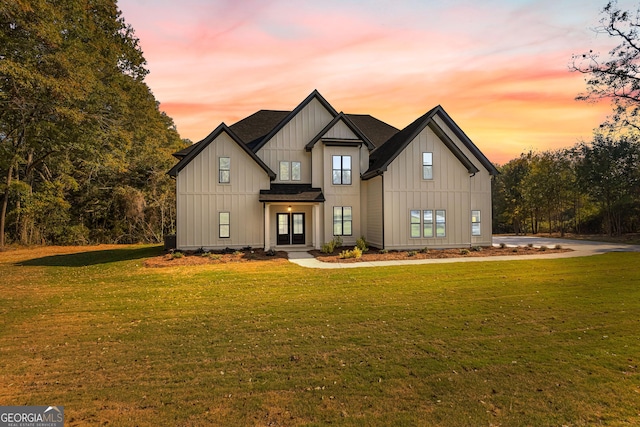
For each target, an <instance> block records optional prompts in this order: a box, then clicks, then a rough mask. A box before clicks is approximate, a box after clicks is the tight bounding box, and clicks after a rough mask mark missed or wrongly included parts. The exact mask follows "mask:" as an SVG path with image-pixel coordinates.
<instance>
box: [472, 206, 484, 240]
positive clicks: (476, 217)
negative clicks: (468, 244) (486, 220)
mask: <svg viewBox="0 0 640 427" xmlns="http://www.w3.org/2000/svg"><path fill="white" fill-rule="evenodd" d="M471 235H472V236H481V235H482V232H481V229H480V211H478V210H474V211H471Z"/></svg>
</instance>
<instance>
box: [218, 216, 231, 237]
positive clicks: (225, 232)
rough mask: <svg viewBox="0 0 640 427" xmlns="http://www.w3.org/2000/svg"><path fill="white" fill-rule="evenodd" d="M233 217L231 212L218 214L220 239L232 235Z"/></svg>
mask: <svg viewBox="0 0 640 427" xmlns="http://www.w3.org/2000/svg"><path fill="white" fill-rule="evenodd" d="M230 221H231V215H229V212H219V213H218V227H219V234H218V235H219V236H220V238H228V237H230V235H231V234H230V233H231V230H230V228H231V222H230Z"/></svg>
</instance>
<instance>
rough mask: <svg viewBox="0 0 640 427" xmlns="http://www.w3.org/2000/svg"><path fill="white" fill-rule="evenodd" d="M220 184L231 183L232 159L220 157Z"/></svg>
mask: <svg viewBox="0 0 640 427" xmlns="http://www.w3.org/2000/svg"><path fill="white" fill-rule="evenodd" d="M218 172H219V177H218V182H219V183H220V184H229V183H230V182H231V158H229V157H220V158H219V159H218Z"/></svg>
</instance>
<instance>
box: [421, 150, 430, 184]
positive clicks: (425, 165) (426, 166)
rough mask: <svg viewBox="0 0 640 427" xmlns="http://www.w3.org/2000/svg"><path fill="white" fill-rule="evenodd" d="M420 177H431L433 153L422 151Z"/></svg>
mask: <svg viewBox="0 0 640 427" xmlns="http://www.w3.org/2000/svg"><path fill="white" fill-rule="evenodd" d="M422 179H433V153H422Z"/></svg>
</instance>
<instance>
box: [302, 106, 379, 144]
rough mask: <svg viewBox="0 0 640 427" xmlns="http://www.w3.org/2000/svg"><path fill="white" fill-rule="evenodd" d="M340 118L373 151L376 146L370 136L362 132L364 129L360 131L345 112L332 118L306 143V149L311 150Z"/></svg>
mask: <svg viewBox="0 0 640 427" xmlns="http://www.w3.org/2000/svg"><path fill="white" fill-rule="evenodd" d="M340 120H342V121H343V122H344V124H345V125H347V127H348V128H349V129H350V130H351V132H353V133H354V134H356V136H357V137H358V138H359V139H360V140H361V141H362V142H363V143H364V144H365V145H366V146H367V148H368V149H369V151H371V150H372V149H373V148H374V147H375V146H374V145H373V143H372V142H371V141H370V140H369V138H367V137H366V136H365V135H364V134H363V133H362V131H360V129H358V127H357V126H356V125H355V124H354V123H353V122H352V121H351V120H350V119H349V117H347V115H346V114H344V113H343V112H340V114H338V115H337V116H335V117H334V118H333V120H331V121H330V122H329V124H328V125H326V126H325V127H324V129H322V130H321V131H320V132H319V133H318V134H317V135H316V136H315V137H314V138H313V139H312V140H311V141H309V143H308V144H307V145H305V147H304V149H305V150H306V151H311V150H312V149H313V147H314V145H316V143H317V142H318V141H320V140H321V139H322V137H323V136H324V135H325V134H326V133H327V132H329V131H330V130H331V128H332V127H334V126H335V125H336V124H337V123H338V122H339V121H340Z"/></svg>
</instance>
